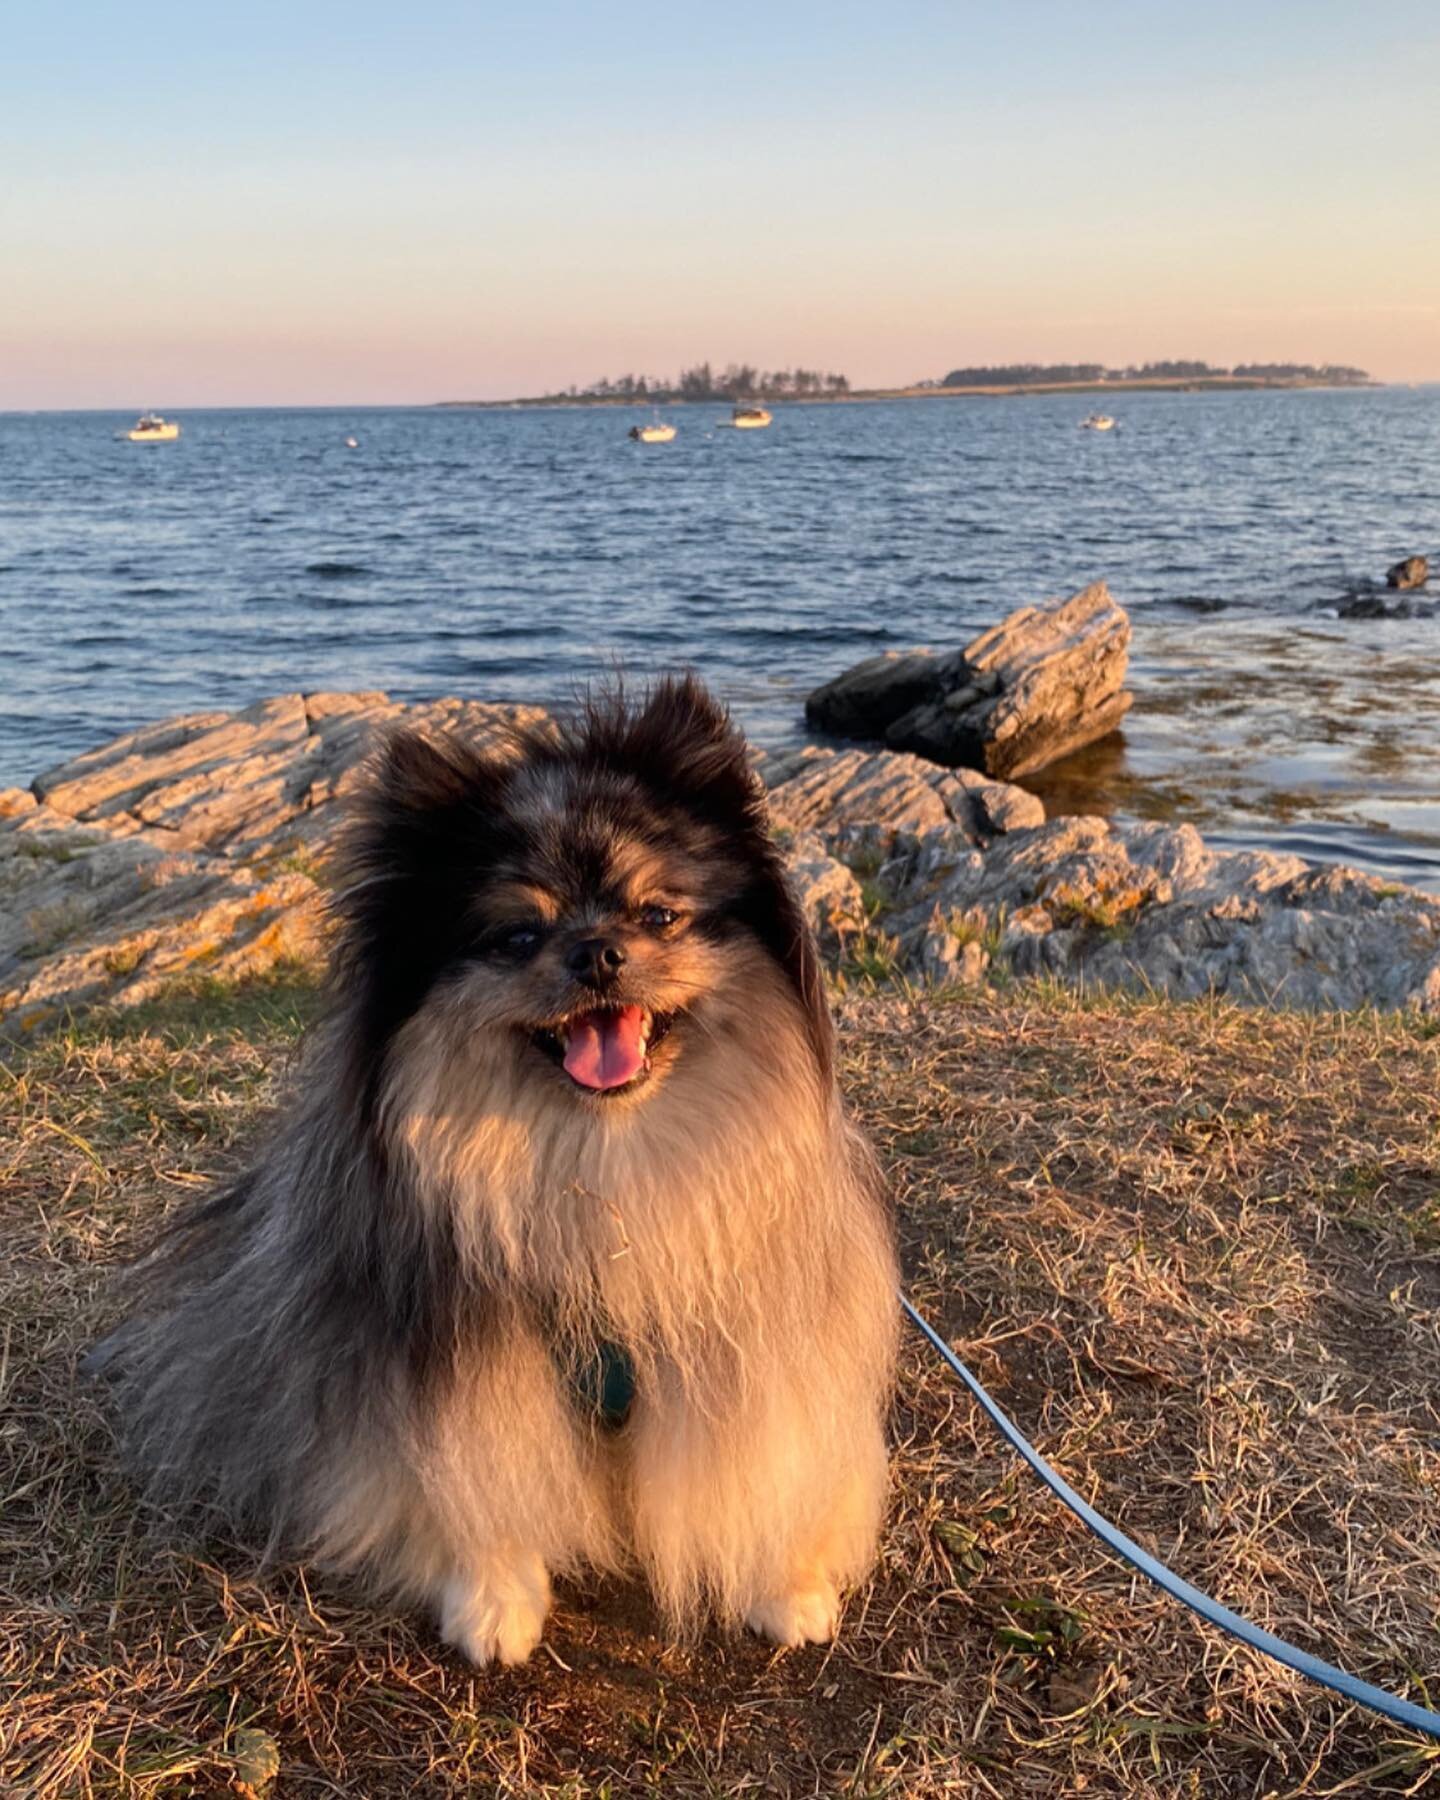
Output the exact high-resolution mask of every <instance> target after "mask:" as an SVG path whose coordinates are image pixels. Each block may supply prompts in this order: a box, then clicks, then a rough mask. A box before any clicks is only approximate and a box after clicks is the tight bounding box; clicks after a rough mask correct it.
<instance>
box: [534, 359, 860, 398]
mask: <svg viewBox="0 0 1440 1800" xmlns="http://www.w3.org/2000/svg"><path fill="white" fill-rule="evenodd" d="M849 392H850V383H849V381H848V380H847V379H846V378H845V376H843V375H836V374H832V373H830V372H829V371H822V370H820V369H758V368H755V367H754V366H753V365H752V364H750V363H733V362H732V363H727V364H726V365H725V367H724V368H723V369H716V368H712V367H711V365H710V364H709V363H708V362H703V363H696V364H695V366H694V367H693V368H691V369H682V370H681V371H680V373H679V374H678V375H677V376H675V377H674V378H673V379H672V378H671V377H670V376H666V375H617V376H615V377H614V378H613V379H612V378H611V377H610V376H608V375H602V376H601V377H600V379H599V380H598V381H592V382H591V383H590V385H589V386H588V387H583V388H582V387H571V388H569V389H568V390H567V391H566V394H565V396H564V397H565V398H567V399H571V400H631V401H640V402H642V403H651V404H654V405H661V404H663V403H665V402H667V401H673V400H730V401H735V400H813V399H816V398H818V397H820V396H822V395H828V396H830V397H832V398H833V397H834V396H835V395H837V394H848V393H849Z"/></svg>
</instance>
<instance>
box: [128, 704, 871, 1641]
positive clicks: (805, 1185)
mask: <svg viewBox="0 0 1440 1800" xmlns="http://www.w3.org/2000/svg"><path fill="white" fill-rule="evenodd" d="M336 905H337V909H338V915H339V918H338V923H339V928H340V929H339V938H338V949H337V953H336V957H335V963H334V969H333V972H332V995H331V1004H330V1007H329V1010H328V1013H327V1016H326V1020H325V1023H324V1024H323V1025H321V1026H320V1027H318V1028H317V1041H316V1042H315V1044H314V1046H313V1049H312V1054H311V1055H310V1057H309V1058H308V1059H307V1062H306V1064H305V1065H304V1069H303V1073H302V1081H301V1088H302V1091H301V1093H300V1094H299V1096H298V1098H297V1101H296V1103H295V1104H294V1106H293V1107H292V1110H291V1111H290V1112H289V1114H288V1115H287V1116H286V1117H285V1118H284V1119H283V1120H282V1122H281V1123H280V1124H279V1125H278V1126H277V1127H276V1128H275V1130H274V1131H273V1134H272V1135H271V1136H270V1138H269V1139H268V1141H267V1142H266V1143H265V1144H264V1145H263V1146H262V1148H261V1151H260V1154H259V1157H258V1160H257V1161H256V1162H255V1163H254V1165H253V1166H252V1167H251V1168H250V1169H249V1171H248V1172H247V1173H246V1174H244V1175H243V1176H241V1177H240V1178H239V1179H238V1180H236V1181H234V1182H233V1183H232V1184H230V1185H229V1186H227V1187H225V1188H224V1189H222V1190H220V1191H217V1192H216V1193H214V1194H213V1195H212V1196H210V1197H209V1198H207V1199H206V1200H205V1201H204V1203H203V1204H201V1205H200V1206H199V1207H198V1208H196V1209H195V1210H194V1211H192V1212H190V1213H189V1214H188V1215H186V1216H185V1217H184V1218H182V1219H181V1220H180V1221H179V1222H178V1223H177V1224H175V1225H173V1226H172V1227H171V1228H170V1229H169V1230H168V1232H167V1234H166V1237H165V1239H164V1240H163V1241H162V1244H161V1246H160V1247H159V1249H158V1250H157V1251H156V1252H155V1253H154V1254H153V1255H152V1256H151V1257H150V1258H149V1259H148V1261H147V1262H146V1264H144V1265H142V1268H141V1270H140V1271H139V1280H140V1283H141V1286H140V1291H139V1294H138V1296H137V1299H136V1301H135V1310H134V1312H133V1315H132V1316H131V1317H130V1318H129V1319H128V1320H127V1321H126V1322H125V1323H124V1324H123V1325H121V1326H120V1328H119V1329H118V1330H117V1331H116V1332H115V1333H114V1334H113V1335H112V1337H111V1338H110V1339H109V1340H108V1341H107V1343H106V1344H105V1345H104V1346H102V1349H101V1351H100V1353H99V1358H98V1360H99V1362H100V1363H101V1364H102V1365H103V1366H104V1367H105V1368H106V1369H107V1371H108V1372H109V1373H110V1374H111V1375H112V1376H113V1377H114V1379H115V1381H116V1383H117V1387H118V1400H119V1405H120V1409H121V1414H122V1419H123V1426H124V1431H125V1435H126V1437H127V1438H128V1442H129V1450H130V1453H131V1456H132V1459H133V1462H134V1465H135V1467H136V1469H137V1471H138V1473H139V1475H140V1478H141V1479H142V1480H143V1482H144V1484H145V1486H146V1488H147V1490H148V1492H149V1493H150V1494H151V1496H152V1497H153V1498H155V1499H156V1500H158V1501H160V1502H162V1503H164V1504H165V1505H167V1506H170V1507H175V1506H182V1507H184V1506H188V1507H192V1508H199V1509H202V1510H206V1511H209V1512H210V1513H211V1514H212V1516H213V1515H215V1514H218V1515H220V1516H223V1517H224V1518H226V1519H228V1520H229V1521H231V1522H233V1523H234V1524H235V1525H236V1526H238V1527H239V1528H241V1529H244V1530H246V1531H249V1532H257V1531H258V1532H259V1533H261V1534H262V1535H263V1536H264V1538H265V1540H266V1541H267V1542H268V1544H269V1545H270V1547H271V1548H272V1549H281V1548H283V1549H284V1550H285V1551H286V1552H287V1553H293V1554H298V1555H303V1556H308V1557H313V1558H315V1559H317V1560H318V1561H320V1562H322V1563H324V1564H326V1565H328V1566H331V1567H338V1568H340V1569H344V1570H349V1571H351V1572H353V1573H355V1574H357V1575H358V1576H360V1577H361V1578H362V1579H363V1580H364V1581H365V1582H366V1583H367V1584H368V1585H369V1586H370V1587H371V1589H372V1590H373V1591H376V1592H377V1593H379V1594H382V1595H385V1596H388V1597H391V1598H393V1599H398V1600H399V1601H401V1602H403V1603H407V1604H422V1605H428V1606H430V1607H433V1608H434V1609H435V1611H436V1613H437V1615H438V1618H439V1623H440V1629H441V1632H442V1634H443V1636H444V1637H445V1638H446V1639H447V1640H448V1641H449V1642H450V1643H452V1644H454V1645H456V1646H458V1647H459V1648H460V1649H461V1650H462V1651H463V1652H464V1653H465V1654H466V1655H467V1656H469V1657H470V1658H471V1659H472V1660H473V1661H475V1662H476V1663H481V1664H483V1663H487V1662H489V1661H491V1660H494V1659H498V1660H499V1661H501V1662H505V1663H513V1662H518V1661H520V1660H522V1659H523V1658H525V1657H526V1656H528V1655H529V1653H530V1652H531V1650H533V1649H534V1647H535V1645H536V1643H537V1642H538V1640H539V1638H540V1634H541V1631H542V1629H543V1627H544V1622H545V1617H546V1613H547V1611H548V1609H549V1605H550V1579H551V1576H552V1575H553V1574H555V1573H556V1572H565V1573H569V1572H575V1571H578V1570H580V1569H582V1568H585V1567H589V1568H593V1569H600V1570H611V1571H627V1570H628V1571H636V1570H638V1571H639V1572H640V1573H642V1574H643V1575H644V1576H645V1578H646V1579H647V1580H648V1581H649V1583H650V1586H651V1589H652V1591H653V1592H654V1594H655V1596H656V1598H657V1600H658V1601H659V1603H660V1606H661V1607H662V1609H663V1610H664V1612H665V1614H666V1615H667V1617H668V1619H669V1620H670V1621H671V1622H672V1624H673V1625H674V1626H675V1627H676V1628H678V1629H682V1630H683V1629H687V1628H688V1629H693V1628H694V1627H695V1626H696V1625H697V1624H698V1623H699V1622H700V1621H701V1620H703V1619H704V1618H706V1617H709V1616H718V1617H719V1618H720V1619H721V1620H723V1621H727V1622H739V1621H742V1620H743V1621H744V1622H746V1623H747V1624H748V1625H749V1626H750V1627H751V1628H752V1629H753V1630H755V1631H757V1632H760V1633H762V1634H763V1635H765V1636H766V1637H769V1638H772V1639H774V1640H775V1641H777V1642H779V1643H782V1644H798V1643H803V1642H807V1641H821V1640H823V1639H826V1638H828V1637H829V1636H830V1635H831V1634H832V1633H833V1631H834V1629H835V1624H836V1615H837V1610H838V1606H839V1598H840V1594H841V1592H842V1591H843V1589H844V1587H845V1586H846V1584H848V1583H851V1582H853V1581H854V1580H856V1579H857V1578H858V1577H859V1576H860V1575H862V1574H863V1573H864V1571H865V1570H866V1568H867V1567H868V1565H869V1562H870V1560H871V1558H872V1556H873V1554H874V1546H875V1540H876V1536H877V1532H878V1529H879V1524H880V1516H881V1512H882V1508H883V1504H884V1496H885V1489H886V1455H885V1448H884V1439H883V1416H884V1412H885V1407H886V1402H887V1397H888V1391H889V1386H890V1380H891V1372H892V1364H893V1360H894V1352H895V1329H896V1317H897V1312H896V1304H895V1268H894V1258H893V1250H892V1243H891V1233H890V1227H889V1222H888V1213H887V1210H886V1207H885V1205H884V1203H883V1200H882V1197H881V1195H880V1192H879V1188H878V1184H877V1180H876V1175H875V1171H874V1168H873V1165H872V1161H871V1158H870V1155H869V1153H868V1151H867V1149H866V1147H865V1145H864V1143H863V1142H862V1140H861V1139H860V1138H859V1136H858V1135H857V1133H856V1132H855V1131H854V1129H853V1128H852V1127H851V1126H850V1125H848V1124H847V1123H846V1121H845V1119H844V1117H843V1114H842V1111H841V1106H840V1101H839V1096H838V1094H837V1091H836V1086H835V1080H834V1075H833V1072H832V1057H831V1050H832V1046H831V1028H830V1020H829V1016H828V1013H827V1010H826V1004H825V997H824V992H823V988H822V983H821V976H820V970H819V967H818V965H817V961H816V956H815V951H814V946H813V944H812V942H811V939H810V936H809V933H808V931H807V929H806V927H805V924H804V921H803V919H802V917H801V915H800V913H799V911H798V910H797V908H796V905H795V903H794V901H793V899H792V897H791V896H790V894H789V892H788V891H787V888H786V885H785V882H784V879H783V876H782V873H781V867H780V863H779V859H778V857H777V854H776V850H775V847H774V844H773V842H772V840H771V837H770V835H769V831H768V827H767V824H766V820H765V812H764V802H763V798H762V796H761V793H760V790H759V787H758V784H757V783H756V781H755V779H754V777H753V775H752V773H751V771H750V769H749V766H748V763H747V758H746V753H745V746H744V742H743V739H742V738H741V736H740V734H739V732H738V731H737V730H736V729H735V727H734V726H733V725H732V724H731V723H730V722H729V720H728V718H727V716H726V714H725V713H724V712H723V710H722V709H721V708H720V707H719V706H718V705H717V704H716V703H715V702H714V701H713V700H712V699H711V698H710V697H709V695H708V694H707V693H706V692H705V690H704V689H703V688H702V687H701V686H700V685H699V684H698V683H696V682H695V681H693V680H690V679H686V680H682V681H666V682H663V683H661V684H660V685H659V686H657V687H656V688H655V689H653V690H652V691H651V693H650V694H649V695H648V697H647V698H645V699H644V700H643V701H642V702H641V703H639V704H637V705H631V706H627V705H626V704H625V703H624V701H623V700H622V699H621V698H620V697H619V696H618V695H616V696H608V697H604V698H602V699H599V700H597V701H594V702H593V703H591V704H590V705H589V706H588V708H586V709H585V710H584V711H583V712H582V713H581V714H580V716H579V717H578V718H577V719H576V720H575V721H574V722H573V723H571V724H569V725H566V726H563V727H560V728H558V729H557V728H550V727H547V728H545V729H544V730H535V731H530V732H524V733H519V734H517V735H516V736H515V738H514V739H513V741H510V742H507V743H506V744H505V745H504V746H502V747H501V748H499V749H494V748H492V749H488V750H485V751H480V750H477V749H475V748H472V747H469V746H467V745H466V744H464V743H461V742H458V741H453V740H447V741H433V742H432V741H429V740H427V739H425V738H422V737H420V736H417V735H414V734H408V735H400V736H397V737H395V738H393V739H392V740H391V741H390V742H389V743H388V745H387V746H386V747H385V748H384V750H383V751H382V752H381V754H380V756H379V758H378V762H377V767H376V770H375V776H374V779H373V781H372V783H371V785H370V788H369V791H368V793H367V795H366V797H365V798H364V800H363V802H362V804H361V811H360V813H359V816H358V818H357V819H356V821H355V823H354V825H353V827H352V834H351V838H350V841H349V846H348V854H347V857H346V864H345V881H344V884H343V887H342V890H341V892H340V893H339V896H338V899H337V902H336Z"/></svg>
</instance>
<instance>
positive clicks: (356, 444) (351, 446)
mask: <svg viewBox="0 0 1440 1800" xmlns="http://www.w3.org/2000/svg"><path fill="white" fill-rule="evenodd" d="M345 448H346V449H347V450H358V449H359V448H360V440H359V438H346V440H345Z"/></svg>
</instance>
